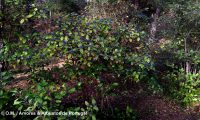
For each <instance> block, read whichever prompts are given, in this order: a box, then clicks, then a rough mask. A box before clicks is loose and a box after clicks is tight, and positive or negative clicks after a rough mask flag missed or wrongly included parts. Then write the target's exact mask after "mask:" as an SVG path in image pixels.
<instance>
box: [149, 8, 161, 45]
mask: <svg viewBox="0 0 200 120" xmlns="http://www.w3.org/2000/svg"><path fill="white" fill-rule="evenodd" d="M159 15H160V8H159V7H158V8H156V13H155V14H154V15H153V16H152V18H153V22H152V23H151V24H150V36H149V43H153V42H155V41H156V38H155V37H156V32H157V24H158V18H159Z"/></svg>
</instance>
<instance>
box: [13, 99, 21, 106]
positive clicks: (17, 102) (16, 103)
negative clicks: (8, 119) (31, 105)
mask: <svg viewBox="0 0 200 120" xmlns="http://www.w3.org/2000/svg"><path fill="white" fill-rule="evenodd" d="M18 100H19V99H16V100H15V101H14V104H13V105H19V104H21V101H18Z"/></svg>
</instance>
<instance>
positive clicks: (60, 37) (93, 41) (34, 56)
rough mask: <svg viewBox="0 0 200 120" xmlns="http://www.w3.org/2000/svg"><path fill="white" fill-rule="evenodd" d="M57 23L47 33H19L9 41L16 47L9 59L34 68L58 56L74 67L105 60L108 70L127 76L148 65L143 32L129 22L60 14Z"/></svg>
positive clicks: (148, 58)
mask: <svg viewBox="0 0 200 120" xmlns="http://www.w3.org/2000/svg"><path fill="white" fill-rule="evenodd" d="M57 25H58V26H59V28H58V29H55V30H54V31H52V32H51V33H47V34H41V33H40V32H37V31H33V33H31V34H30V33H27V34H19V35H18V38H17V39H18V40H17V42H16V43H15V44H12V45H11V46H12V47H18V49H17V50H16V51H14V52H13V54H12V55H11V56H10V59H9V60H10V61H12V62H13V63H17V64H23V65H26V66H29V67H32V68H36V67H38V66H44V65H45V64H47V63H48V62H49V61H51V60H52V59H53V58H58V57H60V58H65V60H66V63H67V64H71V65H73V64H76V65H77V66H78V67H81V66H84V67H91V66H92V65H94V64H105V65H106V67H107V68H108V69H109V70H111V71H115V72H118V73H117V74H119V75H120V74H124V73H123V72H125V74H129V76H135V74H138V73H134V72H132V71H134V70H139V69H141V70H142V69H146V68H147V69H149V68H151V67H152V63H151V62H150V61H151V60H150V59H151V56H149V55H148V53H147V52H146V48H145V42H144V40H143V34H144V33H143V32H137V31H136V30H135V29H134V27H133V26H128V25H127V26H125V25H124V26H119V27H118V28H116V29H112V19H97V20H94V21H90V22H88V20H87V18H85V17H84V16H79V15H76V14H71V15H67V16H64V17H60V18H59V19H58V20H57ZM138 68H139V69H138ZM122 70H123V72H122ZM130 73H131V75H130ZM136 78H138V77H137V75H136Z"/></svg>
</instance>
